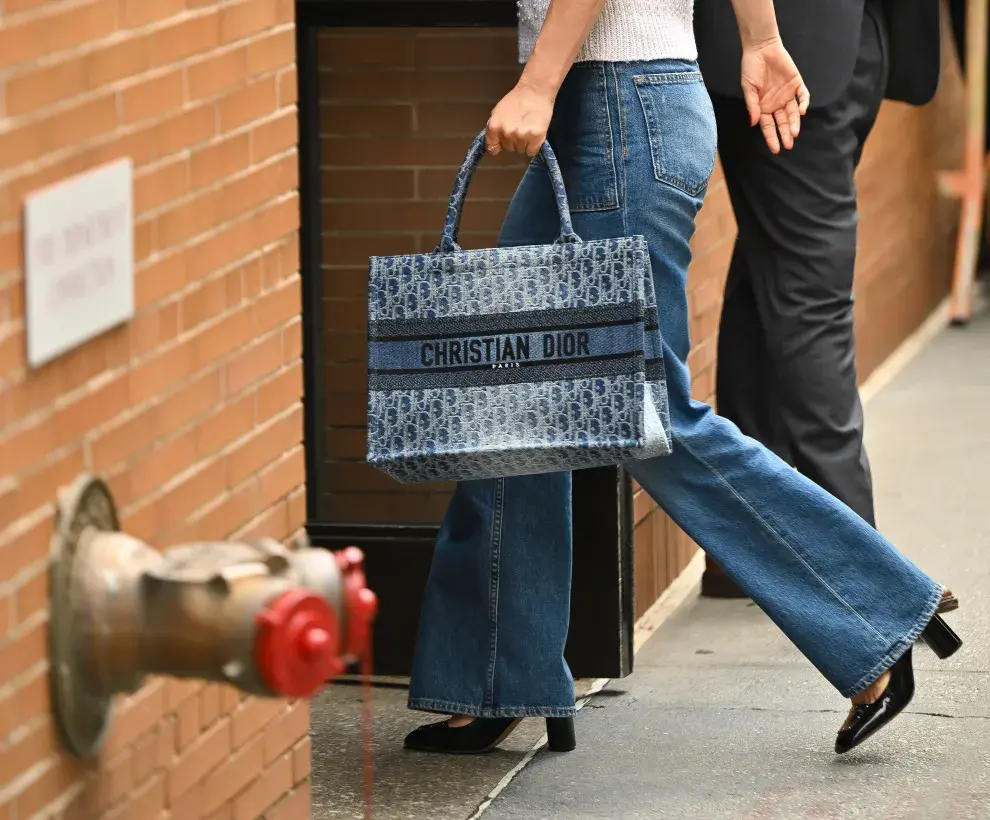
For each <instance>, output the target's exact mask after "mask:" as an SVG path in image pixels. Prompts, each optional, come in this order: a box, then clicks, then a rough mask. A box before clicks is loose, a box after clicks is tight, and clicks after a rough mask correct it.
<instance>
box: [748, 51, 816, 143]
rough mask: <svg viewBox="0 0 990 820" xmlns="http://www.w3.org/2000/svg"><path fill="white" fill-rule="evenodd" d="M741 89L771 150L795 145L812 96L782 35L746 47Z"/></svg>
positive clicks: (753, 123)
mask: <svg viewBox="0 0 990 820" xmlns="http://www.w3.org/2000/svg"><path fill="white" fill-rule="evenodd" d="M742 90H743V99H745V100H746V108H747V110H748V111H749V122H750V125H756V124H757V123H759V124H760V130H762V131H763V136H764V138H765V139H766V141H767V145H769V146H770V150H771V151H772V152H773V153H774V154H779V153H780V146H781V143H783V146H784V148H787V149H790V148H793V147H794V139H795V137H797V135H798V134H799V133H800V132H801V117H802V116H803V115H804V113H805V112H806V111H807V110H808V102H809V101H810V99H811V95H810V94H809V93H808V87H807V86H806V85H805V84H804V80H802V79H801V73H800V72H799V71H798V69H797V66H796V65H794V61H793V60H792V59H791V55H790V54H788V53H787V49H785V48H784V45H783V43H781V42H780V38H773V39H771V40H768V41H765V42H762V43H758V44H754V45H749V46H744V47H743V57H742ZM778 132H779V135H780V136H779V138H778Z"/></svg>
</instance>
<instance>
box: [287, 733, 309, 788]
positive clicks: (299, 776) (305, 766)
mask: <svg viewBox="0 0 990 820" xmlns="http://www.w3.org/2000/svg"><path fill="white" fill-rule="evenodd" d="M311 757H312V746H311V743H310V739H309V738H308V737H305V738H303V739H302V740H300V741H299V742H298V743H297V744H296V745H295V746H293V747H292V782H293V783H301V782H302V781H303V780H305V779H306V778H307V777H309V774H310V771H312V764H311Z"/></svg>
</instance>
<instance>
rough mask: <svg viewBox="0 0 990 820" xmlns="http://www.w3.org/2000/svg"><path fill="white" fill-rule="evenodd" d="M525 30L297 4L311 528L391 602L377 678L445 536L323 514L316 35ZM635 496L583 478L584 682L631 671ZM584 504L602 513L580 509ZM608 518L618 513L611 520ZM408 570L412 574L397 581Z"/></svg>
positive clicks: (400, 662) (487, 9)
mask: <svg viewBox="0 0 990 820" xmlns="http://www.w3.org/2000/svg"><path fill="white" fill-rule="evenodd" d="M515 25H516V3H515V0H296V59H297V71H296V74H297V77H298V84H299V101H298V106H299V198H300V209H301V214H300V266H301V272H300V275H301V277H302V290H303V310H302V320H303V373H304V376H303V390H304V397H303V408H304V421H303V424H304V441H305V444H306V447H305V459H306V517H307V524H306V529H307V532H308V534H309V538H310V541H311V543H312V544H313V545H315V546H322V547H327V548H329V549H339V548H341V547H344V546H347V545H350V544H357V545H358V546H361V547H363V548H364V549H365V554H366V560H367V573H368V579H369V585H370V586H371V587H372V588H373V589H375V591H376V592H377V593H378V595H379V598H380V601H381V609H380V612H379V624H378V626H379V634H382V633H385V634H389V633H391V634H393V635H395V636H397V638H398V639H397V640H396V641H394V642H387V641H381V640H378V641H376V647H375V669H376V671H377V672H378V673H379V674H383V675H404V674H407V673H408V669H409V665H410V661H411V654H410V648H411V646H412V643H413V640H414V639H415V633H414V630H415V624H416V622H417V621H418V609H419V600H420V597H421V596H420V592H419V590H421V589H422V588H423V585H425V583H426V578H427V574H428V571H429V564H430V559H431V557H432V554H433V543H434V541H435V539H436V534H437V529H436V527H424V526H397V525H384V524H382V525H379V524H366V525H356V524H334V523H332V522H328V521H321V520H320V518H319V515H318V511H319V510H320V498H321V495H322V493H323V489H324V487H323V483H324V468H323V464H322V461H323V457H324V454H325V453H326V439H325V435H324V427H323V412H322V411H323V408H324V407H326V391H325V389H324V384H323V375H322V374H323V358H324V348H323V345H324V330H325V328H324V327H323V310H322V309H321V308H322V303H323V277H322V275H321V269H322V241H321V240H322V231H323V225H322V215H321V207H320V206H321V198H322V190H321V169H320V133H319V131H320V128H319V124H320V103H319V58H318V53H317V34H318V32H319V30H320V29H321V28H342V27H385V26H388V27H403V26H422V27H431V26H437V27H438V26H458V27H467V26H481V27H502V28H514V27H515ZM632 496H633V490H632V481H631V479H630V478H629V475H628V474H627V473H626V472H625V471H624V470H616V469H598V470H583V471H579V472H576V473H575V474H574V498H575V504H574V573H573V577H574V581H573V589H572V596H571V600H572V607H571V625H570V633H569V636H568V644H567V650H566V654H567V660H568V663H569V665H570V667H571V670H572V671H573V673H574V675H575V676H576V677H584V678H587V677H612V678H617V677H624V676H626V675H628V674H629V673H630V672H631V671H632V664H633V627H634V620H635V614H634V601H633V590H634V582H633V564H634V560H633V520H632V517H633V512H632ZM580 499H596V501H598V502H599V503H596V504H594V505H590V504H588V503H580V502H579V500H580ZM603 510H614V511H615V514H614V515H602V514H601V513H602V511H603ZM606 545H612V548H611V549H609V548H607V546H606ZM400 566H401V568H402V571H401V572H397V571H396V570H395V568H396V567H400ZM410 590H413V591H414V593H413V594H412V595H411V594H410Z"/></svg>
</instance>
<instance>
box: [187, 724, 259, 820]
mask: <svg viewBox="0 0 990 820" xmlns="http://www.w3.org/2000/svg"><path fill="white" fill-rule="evenodd" d="M263 769H264V739H263V738H261V737H257V738H255V739H254V740H252V741H251V742H250V743H248V745H247V746H245V747H244V748H243V749H240V750H238V751H237V752H235V753H234V754H232V755H231V756H230V757H229V758H228V759H227V760H226V761H225V762H224V763H222V764H221V765H220V766H218V767H217V768H216V769H214V770H213V772H211V773H210V775H209V776H208V777H207V778H206V780H205V781H204V783H203V803H202V811H203V814H205V815H209V814H210V813H211V812H214V811H216V810H217V809H218V808H220V806H222V805H223V804H224V803H226V802H227V801H228V800H230V799H231V798H233V797H234V795H236V794H237V793H238V792H240V791H241V789H243V788H244V787H245V786H247V785H248V784H249V783H250V782H251V781H253V780H255V779H256V778H257V777H258V776H259V775H260V774H261V772H262V770H263Z"/></svg>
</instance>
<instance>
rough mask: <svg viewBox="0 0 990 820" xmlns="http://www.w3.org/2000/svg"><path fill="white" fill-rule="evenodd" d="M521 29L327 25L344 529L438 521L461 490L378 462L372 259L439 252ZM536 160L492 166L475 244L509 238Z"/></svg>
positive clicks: (470, 238)
mask: <svg viewBox="0 0 990 820" xmlns="http://www.w3.org/2000/svg"><path fill="white" fill-rule="evenodd" d="M515 55H516V44H515V31H514V30H484V29H452V30H443V29H422V30H397V29H379V30H375V31H356V32H355V31H351V32H346V31H326V32H323V33H321V36H320V47H319V61H320V69H321V73H320V99H321V103H322V105H321V127H320V130H321V134H322V164H323V197H324V204H323V224H324V234H323V265H324V296H325V298H326V301H325V303H324V317H325V320H324V321H325V324H324V326H325V331H326V348H325V349H326V351H327V357H326V359H327V361H326V385H327V388H326V389H327V392H328V399H329V407H328V412H327V422H326V423H327V439H326V440H327V455H328V461H327V463H326V466H325V469H326V470H327V473H326V482H325V485H324V486H326V487H327V488H328V490H329V491H328V492H327V494H326V495H325V497H324V499H323V500H322V504H323V509H322V510H321V516H322V517H323V518H324V519H325V520H331V521H335V522H367V521H381V522H386V521H387V522H389V523H417V524H422V523H430V524H432V523H435V522H437V521H439V520H440V518H441V516H442V515H443V511H444V509H445V508H446V505H447V498H448V495H449V493H450V487H448V486H445V485H416V486H401V485H398V484H396V483H395V482H393V481H391V480H390V479H389V478H387V477H386V476H385V475H383V474H382V473H380V472H378V471H377V470H375V469H374V468H372V467H370V466H369V465H367V464H365V463H364V453H365V427H364V424H365V413H366V375H365V363H366V357H367V346H366V332H367V301H366V299H367V278H368V257H369V256H371V255H372V254H389V253H407V252H410V251H429V250H431V249H432V248H434V247H435V246H436V244H437V241H438V240H439V238H440V229H441V228H442V227H443V220H444V214H445V213H446V210H447V202H448V200H449V197H450V189H451V185H452V184H453V180H454V174H455V173H456V170H457V168H459V167H460V164H461V162H463V160H464V154H465V152H466V150H467V148H468V146H469V145H470V144H471V140H472V139H473V138H474V136H475V135H476V134H477V133H478V131H479V129H480V128H481V127H482V126H483V125H484V124H485V122H486V121H487V119H488V114H489V112H490V111H491V108H492V106H493V105H494V104H495V102H496V101H497V100H498V98H499V96H500V95H501V94H503V93H504V92H505V91H506V90H508V89H509V88H511V87H512V84H513V83H514V82H515V79H516V77H517V76H518V72H519V70H518V68H517V67H516V65H515ZM524 169H525V162H524V160H523V158H522V157H519V156H518V155H516V156H508V155H503V156H500V157H496V158H491V157H489V158H487V159H485V161H484V162H483V163H482V164H481V166H480V167H479V169H478V173H477V174H476V175H475V178H474V180H473V181H472V183H471V187H470V189H469V194H468V202H467V205H466V207H465V210H464V220H463V223H462V226H461V240H462V244H463V245H464V246H465V247H490V246H492V245H493V244H495V240H496V237H497V235H498V228H499V225H500V223H501V219H502V215H503V213H504V211H505V203H506V201H507V200H508V198H509V197H510V196H511V195H512V192H513V191H514V190H515V187H516V185H517V184H518V182H519V178H520V177H521V176H522V172H523V170H524Z"/></svg>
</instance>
